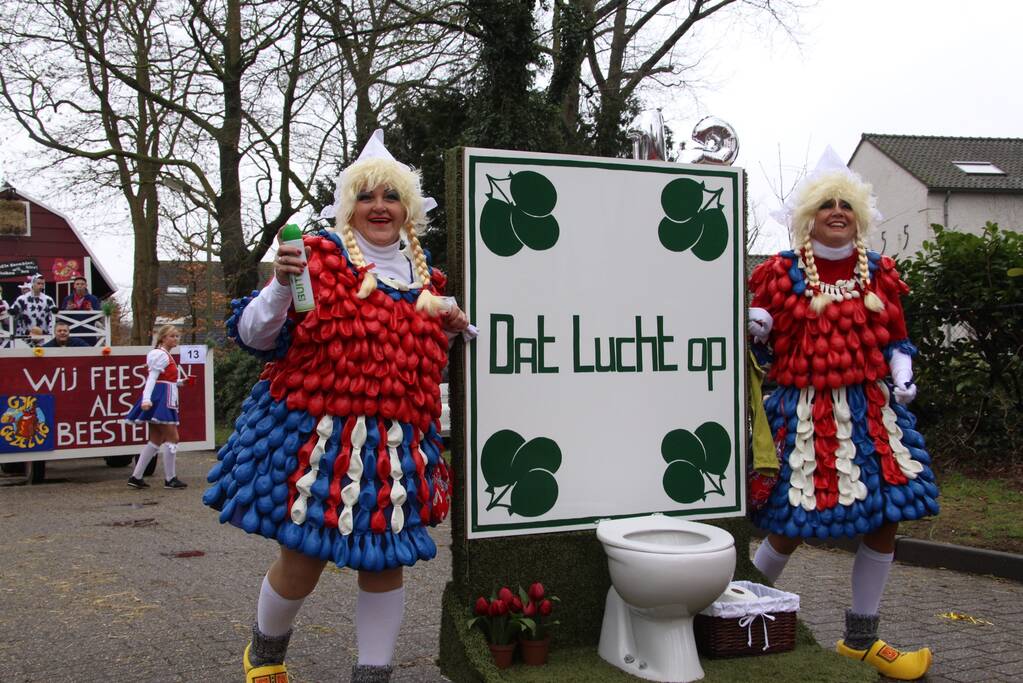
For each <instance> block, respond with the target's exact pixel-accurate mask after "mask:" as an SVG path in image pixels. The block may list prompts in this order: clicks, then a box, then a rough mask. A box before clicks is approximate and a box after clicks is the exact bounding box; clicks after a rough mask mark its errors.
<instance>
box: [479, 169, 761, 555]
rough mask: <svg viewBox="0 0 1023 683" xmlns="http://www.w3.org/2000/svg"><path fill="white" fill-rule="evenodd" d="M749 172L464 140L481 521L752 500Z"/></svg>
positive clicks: (565, 525)
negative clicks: (748, 479) (747, 489)
mask: <svg viewBox="0 0 1023 683" xmlns="http://www.w3.org/2000/svg"><path fill="white" fill-rule="evenodd" d="M742 187H743V176H742V170H741V169H738V168H732V167H727V166H725V167H723V166H710V165H704V166H695V165H682V164H672V163H665V162H650V161H630V160H619V159H603V158H592V157H575V156H565V155H548V154H530V153H524V152H507V151H498V150H486V149H467V150H466V151H465V158H464V190H465V217H464V220H465V223H464V226H465V230H464V235H465V283H466V302H465V303H466V311H467V312H468V314H469V317H470V319H471V320H472V321H473V322H474V323H475V324H476V325H477V327H479V329H480V336H479V338H478V339H477V340H476V341H475V342H474V343H472V344H468V345H467V347H466V363H467V366H466V367H467V381H466V385H467V386H466V394H467V395H466V397H465V399H466V419H467V435H468V444H467V450H466V453H467V463H466V471H467V477H466V479H467V486H468V492H467V493H468V502H467V514H468V520H467V521H468V525H467V526H468V529H469V536H470V538H473V537H486V536H506V535H513V534H524V533H538V532H545V531H564V530H570V529H584V528H592V527H593V524H594V523H595V522H596V521H597V520H599V519H602V518H610V517H623V516H633V515H641V514H650V513H655V512H660V513H664V514H668V515H679V516H685V517H687V518H692V519H705V518H710V517H727V516H738V515H742V514H744V513H745V505H744V500H745V494H744V481H743V480H744V477H745V458H746V437H745V424H746V417H745V410H746V401H745V395H746V389H745V357H744V348H745V347H744V344H745V329H744V310H743V307H744V298H743V291H744V279H745V271H744V238H745V229H744V207H743V196H742Z"/></svg>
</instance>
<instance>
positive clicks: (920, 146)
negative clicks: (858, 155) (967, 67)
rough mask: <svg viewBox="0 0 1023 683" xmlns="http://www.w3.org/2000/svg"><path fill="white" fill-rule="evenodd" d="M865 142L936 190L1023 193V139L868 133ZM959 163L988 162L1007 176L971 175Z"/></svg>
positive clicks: (930, 188) (864, 136) (863, 138)
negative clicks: (958, 165) (956, 163)
mask: <svg viewBox="0 0 1023 683" xmlns="http://www.w3.org/2000/svg"><path fill="white" fill-rule="evenodd" d="M863 142H870V143H871V144H873V145H874V146H875V147H877V148H878V149H879V150H881V152H883V153H884V154H885V155H887V156H888V157H889V158H891V159H892V161H894V162H895V163H897V164H898V165H899V166H901V167H902V168H904V169H905V170H906V171H907V172H908V173H910V174H911V175H912V176H913V177H915V178H916V179H917V180H919V181H920V182H922V183H923V184H924V185H926V186H927V189H929V190H932V191H945V190H953V191H959V192H1007V193H1013V194H1015V193H1023V138H953V137H935V136H928V135H881V134H877V133H864V134H863V137H862V138H861V141H860V144H863ZM857 149H858V148H857ZM853 156H855V153H853ZM957 161H987V162H990V163H992V164H994V165H995V166H997V167H998V168H1000V169H1001V170H1002V171H1004V172H1005V175H986V174H985V175H980V174H969V173H966V172H965V171H962V170H960V169H959V168H958V167H957V166H956V165H955V163H953V162H957Z"/></svg>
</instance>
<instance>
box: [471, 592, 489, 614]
mask: <svg viewBox="0 0 1023 683" xmlns="http://www.w3.org/2000/svg"><path fill="white" fill-rule="evenodd" d="M473 611H475V612H476V614H477V615H478V616H481V617H484V616H486V615H487V614H489V613H490V603H488V602H487V599H486V598H483V597H481V598H477V600H476V607H475V609H474V610H473Z"/></svg>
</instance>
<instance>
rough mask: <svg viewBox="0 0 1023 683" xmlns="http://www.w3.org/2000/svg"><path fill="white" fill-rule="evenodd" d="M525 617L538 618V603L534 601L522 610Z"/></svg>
mask: <svg viewBox="0 0 1023 683" xmlns="http://www.w3.org/2000/svg"><path fill="white" fill-rule="evenodd" d="M522 614H523V616H527V617H530V618H532V617H535V616H536V603H535V602H533V601H532V600H530V601H529V603H528V604H527V605H526V606H525V607H524V608H523V609H522Z"/></svg>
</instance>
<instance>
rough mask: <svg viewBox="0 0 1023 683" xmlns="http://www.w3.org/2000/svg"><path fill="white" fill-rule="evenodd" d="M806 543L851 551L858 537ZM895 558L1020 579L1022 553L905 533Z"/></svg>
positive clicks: (762, 535) (899, 539) (760, 532)
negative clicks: (921, 537)
mask: <svg viewBox="0 0 1023 683" xmlns="http://www.w3.org/2000/svg"><path fill="white" fill-rule="evenodd" d="M766 536H767V533H766V532H765V531H764V530H763V529H754V530H753V537H754V538H765V537H766ZM804 542H805V543H806V544H808V545H811V546H815V547H821V548H837V549H839V550H845V551H847V552H851V553H855V552H856V548H857V547H859V541H857V540H856V539H852V538H834V539H833V538H829V539H826V540H823V539H819V538H807V539H804ZM895 560H896V561H897V562H902V563H903V564H911V565H914V566H917V567H928V568H931V569H951V570H954V571H957V572H964V573H966V574H983V575H986V576H997V577H999V578H1002V579H1009V580H1011V581H1017V582H1019V583H1023V555H1017V554H1016V553H1007V552H1002V551H1000V550H988V549H986V548H971V547H969V546H965V545H956V544H954V543H938V542H937V541H925V540H922V539H919V538H911V537H909V536H897V537H896V538H895Z"/></svg>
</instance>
